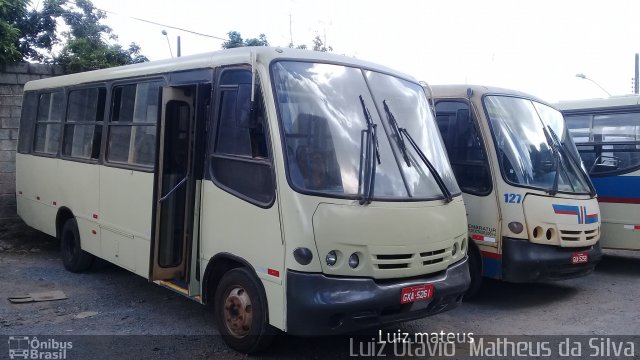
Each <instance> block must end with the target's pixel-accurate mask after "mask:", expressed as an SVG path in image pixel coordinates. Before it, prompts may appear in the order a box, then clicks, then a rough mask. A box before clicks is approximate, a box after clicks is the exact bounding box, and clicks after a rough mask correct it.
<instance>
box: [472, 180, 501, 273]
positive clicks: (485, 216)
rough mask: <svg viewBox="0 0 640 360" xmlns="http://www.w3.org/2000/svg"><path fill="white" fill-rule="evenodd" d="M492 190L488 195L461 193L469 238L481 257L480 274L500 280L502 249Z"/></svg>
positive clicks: (496, 208)
mask: <svg viewBox="0 0 640 360" xmlns="http://www.w3.org/2000/svg"><path fill="white" fill-rule="evenodd" d="M495 191H496V190H495V189H494V190H493V191H492V192H491V193H490V194H489V195H486V196H476V195H472V194H467V193H463V194H462V196H463V198H464V204H465V207H466V209H467V221H468V224H469V238H470V239H471V240H472V241H474V242H475V244H476V245H477V246H478V249H479V250H480V256H481V257H482V274H483V276H487V277H490V278H495V279H500V278H502V248H501V246H500V245H501V233H500V230H501V229H500V214H499V210H498V205H497V204H496V196H495V194H494V192H495Z"/></svg>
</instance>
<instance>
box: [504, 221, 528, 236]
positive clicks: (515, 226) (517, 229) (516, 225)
mask: <svg viewBox="0 0 640 360" xmlns="http://www.w3.org/2000/svg"><path fill="white" fill-rule="evenodd" d="M507 227H508V228H509V230H511V231H513V233H514V234H520V233H521V232H522V230H524V225H522V223H521V222H518V221H512V222H510V223H509V225H507Z"/></svg>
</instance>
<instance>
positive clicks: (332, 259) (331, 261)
mask: <svg viewBox="0 0 640 360" xmlns="http://www.w3.org/2000/svg"><path fill="white" fill-rule="evenodd" d="M325 260H326V261H327V265H329V266H333V265H335V264H336V262H337V261H338V255H337V254H336V251H335V250H331V251H329V253H328V254H327V258H326V259H325Z"/></svg>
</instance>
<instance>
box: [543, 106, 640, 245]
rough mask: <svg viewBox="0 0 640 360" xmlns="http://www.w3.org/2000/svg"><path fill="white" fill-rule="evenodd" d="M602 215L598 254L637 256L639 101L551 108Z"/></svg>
mask: <svg viewBox="0 0 640 360" xmlns="http://www.w3.org/2000/svg"><path fill="white" fill-rule="evenodd" d="M556 107H557V108H558V109H560V110H561V111H562V112H563V113H564V116H565V118H566V119H567V126H568V127H569V131H570V132H571V135H572V136H573V139H574V141H575V143H576V146H577V147H578V152H579V153H580V156H581V157H582V161H583V162H584V164H585V167H586V169H587V171H588V172H589V176H591V181H593V185H594V186H595V188H596V190H597V191H598V202H599V203H600V209H601V211H602V238H601V240H600V243H601V244H602V247H603V248H609V249H625V250H640V211H639V208H638V204H640V96H637V95H629V96H618V97H611V98H607V99H592V100H576V101H563V102H560V103H557V104H556Z"/></svg>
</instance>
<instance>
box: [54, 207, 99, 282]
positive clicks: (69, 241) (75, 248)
mask: <svg viewBox="0 0 640 360" xmlns="http://www.w3.org/2000/svg"><path fill="white" fill-rule="evenodd" d="M60 251H61V253H62V263H63V264H64V267H65V268H66V269H67V270H69V271H71V272H74V273H78V272H83V271H86V270H88V269H89V268H90V267H91V265H92V264H93V260H94V258H95V257H94V256H93V255H91V254H89V253H88V252H86V251H84V250H82V246H81V245H80V232H79V231H78V223H77V222H76V219H74V218H71V219H69V220H67V221H66V222H65V223H64V225H63V226H62V231H60Z"/></svg>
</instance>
